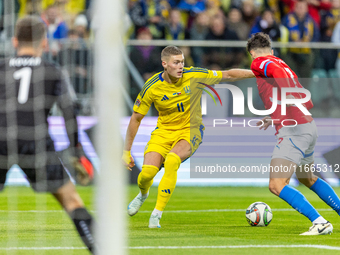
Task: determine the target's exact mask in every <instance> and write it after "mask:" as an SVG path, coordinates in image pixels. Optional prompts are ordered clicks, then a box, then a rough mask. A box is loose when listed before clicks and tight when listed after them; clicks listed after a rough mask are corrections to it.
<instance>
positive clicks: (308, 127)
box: [247, 33, 340, 235]
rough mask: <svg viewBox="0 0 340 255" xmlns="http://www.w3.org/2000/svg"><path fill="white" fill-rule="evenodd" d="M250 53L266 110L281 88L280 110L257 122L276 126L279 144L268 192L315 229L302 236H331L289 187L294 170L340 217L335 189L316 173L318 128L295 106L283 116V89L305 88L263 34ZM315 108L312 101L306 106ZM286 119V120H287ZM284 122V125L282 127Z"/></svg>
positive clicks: (254, 38)
mask: <svg viewBox="0 0 340 255" xmlns="http://www.w3.org/2000/svg"><path fill="white" fill-rule="evenodd" d="M247 51H248V52H249V53H250V55H251V56H252V59H253V62H252V64H251V70H252V71H253V73H254V74H255V76H256V78H257V86H258V90H259V94H260V97H261V99H262V101H263V103H264V106H265V108H266V109H267V110H268V109H271V107H272V104H273V101H274V99H275V98H274V99H273V88H277V89H278V93H277V100H278V101H277V102H278V105H277V108H276V110H275V111H274V112H273V113H272V114H271V116H270V117H265V118H263V119H262V121H260V122H259V123H258V126H260V125H261V127H260V129H264V130H266V129H267V128H268V127H269V126H270V125H275V128H276V131H277V132H276V135H277V143H276V145H275V147H274V151H273V155H272V159H271V162H270V165H271V172H270V181H269V190H270V191H271V192H272V193H273V194H275V195H277V196H279V197H280V198H281V199H283V200H285V201H286V202H287V203H288V204H290V205H291V206H292V207H293V208H294V209H296V210H297V211H298V212H300V213H302V214H303V215H304V216H306V217H307V218H308V219H309V220H310V221H311V222H312V223H313V226H312V227H311V228H310V229H309V231H307V232H305V233H302V234H301V235H324V234H331V233H332V231H333V226H332V224H331V223H330V222H328V221H327V220H325V219H324V218H323V217H322V216H321V215H320V214H319V213H318V212H317V211H316V210H315V208H314V207H313V206H312V205H311V204H310V203H309V202H308V201H307V199H306V198H305V196H304V195H302V194H301V193H300V192H299V191H298V190H296V189H294V188H293V187H291V186H289V185H288V184H289V181H290V178H291V176H292V175H293V173H294V171H295V172H296V176H297V177H298V179H299V181H300V182H301V183H302V184H304V185H305V186H307V187H308V188H310V189H311V190H312V191H314V192H315V193H316V194H317V195H318V196H319V197H320V198H321V199H322V200H323V201H324V202H326V203H327V204H328V205H329V206H330V207H332V208H333V209H334V210H335V211H336V212H337V213H338V214H339V215H340V199H339V197H338V196H337V195H336V194H335V192H334V190H333V189H332V188H331V187H330V186H329V185H328V184H327V183H326V182H325V181H323V180H322V179H320V178H318V177H317V176H315V175H314V174H313V171H312V169H311V166H312V165H313V164H314V155H313V154H314V147H315V144H316V139H317V129H316V125H315V123H314V120H313V118H312V117H311V116H310V115H306V114H304V113H303V112H302V110H300V109H299V108H298V107H297V106H296V105H287V109H286V115H282V114H281V99H282V98H281V90H282V88H285V87H292V88H303V87H302V86H301V84H300V83H299V81H298V77H297V76H296V74H295V73H294V71H292V70H291V69H290V68H289V66H288V65H287V64H286V63H285V62H284V61H283V60H281V59H280V58H278V57H275V56H273V50H272V48H271V40H270V38H269V36H268V35H266V34H264V33H257V34H255V35H253V36H252V37H251V38H250V39H249V40H248V43H247ZM304 97H306V96H305V95H304V94H303V93H287V99H288V98H290V99H293V98H300V99H301V98H304ZM303 106H304V107H305V108H307V109H311V108H312V107H313V103H312V101H311V100H309V101H308V102H306V103H305V104H303ZM285 120H286V121H285ZM282 121H284V122H283V123H284V126H283V124H282Z"/></svg>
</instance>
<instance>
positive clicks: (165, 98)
mask: <svg viewBox="0 0 340 255" xmlns="http://www.w3.org/2000/svg"><path fill="white" fill-rule="evenodd" d="M168 99H169V98H168V97H167V96H166V95H164V96H163V98H162V99H161V101H165V100H168Z"/></svg>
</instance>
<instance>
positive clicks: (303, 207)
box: [279, 185, 320, 222]
mask: <svg viewBox="0 0 340 255" xmlns="http://www.w3.org/2000/svg"><path fill="white" fill-rule="evenodd" d="M279 197H280V198H281V199H283V200H284V201H286V202H287V203H288V204H290V205H291V206H292V207H293V208H294V209H295V210H297V211H298V212H299V213H302V214H303V215H305V216H306V217H307V218H308V219H309V220H310V221H311V222H313V221H314V220H316V219H317V218H318V217H320V214H319V213H318V212H317V211H316V210H315V208H314V207H313V206H312V205H311V204H310V203H309V202H308V200H307V199H306V198H305V196H304V195H302V194H301V192H300V191H298V190H296V189H294V188H293V187H291V186H289V185H286V186H285V187H284V188H283V189H282V190H281V193H280V196H279Z"/></svg>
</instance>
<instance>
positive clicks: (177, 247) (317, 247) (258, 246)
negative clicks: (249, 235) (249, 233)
mask: <svg viewBox="0 0 340 255" xmlns="http://www.w3.org/2000/svg"><path fill="white" fill-rule="evenodd" d="M244 248H316V249H324V250H336V251H340V247H335V246H328V245H312V244H305V245H304V244H301V245H300V244H299V245H220V246H132V247H129V249H131V250H143V249H145V250H146V249H244Z"/></svg>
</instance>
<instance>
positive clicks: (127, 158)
mask: <svg viewBox="0 0 340 255" xmlns="http://www.w3.org/2000/svg"><path fill="white" fill-rule="evenodd" d="M122 160H123V164H124V165H125V166H126V168H127V169H129V170H130V171H131V167H134V166H135V161H134V159H133V157H132V156H131V152H130V151H126V150H123V156H122Z"/></svg>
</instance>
